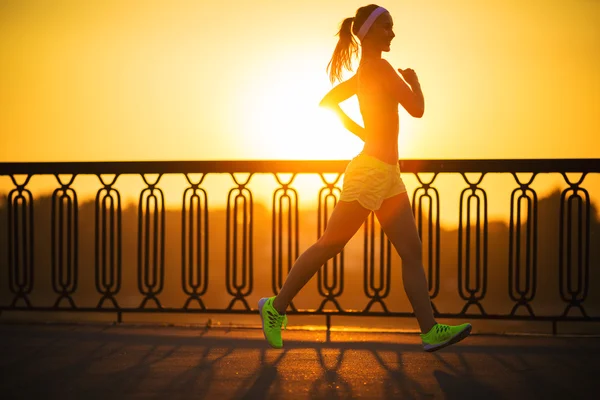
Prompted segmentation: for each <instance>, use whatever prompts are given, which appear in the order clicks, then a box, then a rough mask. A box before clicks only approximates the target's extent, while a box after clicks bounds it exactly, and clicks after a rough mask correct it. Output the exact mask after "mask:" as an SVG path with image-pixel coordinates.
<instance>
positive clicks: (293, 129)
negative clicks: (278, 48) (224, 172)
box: [244, 64, 362, 160]
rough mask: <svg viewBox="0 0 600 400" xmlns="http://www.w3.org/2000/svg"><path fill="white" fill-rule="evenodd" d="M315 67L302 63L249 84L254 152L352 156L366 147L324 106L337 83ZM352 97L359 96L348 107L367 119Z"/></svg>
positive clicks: (307, 157)
mask: <svg viewBox="0 0 600 400" xmlns="http://www.w3.org/2000/svg"><path fill="white" fill-rule="evenodd" d="M294 65H296V64H294ZM310 72H314V71H311V70H310V69H309V70H308V71H306V70H303V69H302V66H297V65H296V68H295V70H291V71H290V70H289V69H285V72H279V73H271V74H268V76H265V78H263V79H261V80H255V81H253V82H252V83H251V84H249V87H248V89H247V90H246V91H245V93H247V94H248V98H247V99H245V101H244V103H245V105H244V109H245V112H244V114H245V116H246V118H245V121H244V124H245V126H244V131H245V132H247V133H248V134H249V135H251V140H250V141H247V142H250V146H252V154H256V155H257V156H258V157H260V158H262V159H277V160H284V159H294V160H334V159H338V160H347V159H351V158H352V157H354V156H355V155H356V154H358V153H359V152H360V150H361V148H362V142H361V140H360V139H358V138H357V137H356V136H354V135H353V134H352V133H350V132H348V131H347V130H345V129H344V127H343V126H342V124H341V122H340V121H339V119H338V118H337V117H336V116H335V114H333V112H331V111H330V110H327V109H324V108H321V107H319V102H320V100H321V99H322V97H323V96H324V95H325V93H327V91H328V90H330V89H331V85H330V83H329V82H328V81H327V77H326V75H325V73H324V71H323V69H322V68H321V70H320V71H319V73H318V74H315V75H312V76H311V74H310ZM250 86H251V87H250ZM352 100H354V101H356V98H355V97H354V98H353V99H350V100H348V103H350V107H348V106H346V107H345V108H348V109H349V111H348V114H349V115H350V116H351V118H353V119H354V120H355V121H357V122H358V123H362V121H361V120H360V113H358V112H357V111H358V106H357V104H356V106H355V107H352V106H351V103H352ZM356 103H357V102H356ZM343 106H345V104H344V105H343Z"/></svg>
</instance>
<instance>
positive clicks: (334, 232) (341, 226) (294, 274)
mask: <svg viewBox="0 0 600 400" xmlns="http://www.w3.org/2000/svg"><path fill="white" fill-rule="evenodd" d="M370 212H371V211H370V210H368V209H366V208H364V207H363V206H361V205H360V204H359V203H358V201H352V202H347V201H339V202H338V203H337V204H336V206H335V208H334V210H333V212H332V213H331V217H330V218H329V221H328V223H327V227H326V228H325V232H324V233H323V235H322V236H321V237H320V238H319V240H317V242H316V243H315V244H313V245H312V246H311V247H309V248H308V249H307V250H306V251H305V252H304V253H302V254H301V255H300V257H298V259H297V260H296V262H295V263H294V265H293V266H292V269H291V270H290V273H289V275H288V277H287V278H286V280H285V283H284V284H283V287H282V288H281V291H280V292H279V294H278V295H277V296H276V297H275V299H274V300H273V307H274V308H275V309H276V310H277V311H278V312H279V313H280V314H283V313H285V310H286V309H287V307H288V305H289V304H290V302H291V301H292V299H293V298H294V296H296V294H297V293H298V292H299V291H300V289H302V288H303V287H304V285H306V283H307V282H308V281H309V280H310V278H312V277H313V275H314V274H315V273H316V272H317V271H318V270H319V268H321V266H322V265H323V264H325V262H326V261H327V260H329V259H330V258H332V257H334V256H335V255H337V254H338V253H340V252H341V251H342V250H343V249H344V246H345V245H346V243H348V241H349V240H350V239H351V238H352V236H354V234H355V233H356V231H358V229H359V228H360V227H361V226H362V224H363V223H364V221H365V219H366V218H367V216H368V215H369V213H370Z"/></svg>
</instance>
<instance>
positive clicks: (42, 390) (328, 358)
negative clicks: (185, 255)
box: [0, 323, 600, 400]
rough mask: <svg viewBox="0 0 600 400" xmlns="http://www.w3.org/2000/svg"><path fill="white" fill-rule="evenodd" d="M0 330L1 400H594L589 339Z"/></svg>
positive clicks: (597, 346)
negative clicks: (435, 344)
mask: <svg viewBox="0 0 600 400" xmlns="http://www.w3.org/2000/svg"><path fill="white" fill-rule="evenodd" d="M284 346H285V347H284V349H282V350H276V349H271V348H269V347H268V346H267V345H266V342H265V341H264V339H263V336H262V331H261V330H257V329H229V330H228V329H223V328H211V329H207V328H191V327H177V326H170V327H169V326H139V325H56V324H50V325H48V324H14V323H8V324H7V323H3V324H0V398H1V399H5V400H6V399H26V398H41V399H48V398H51V399H129V398H131V399H219V400H221V399H328V400H331V399H342V398H343V399H351V398H352V399H353V398H361V399H362V398H364V399H396V398H398V399H400V398H402V399H486V400H491V399H545V400H548V399H596V398H598V397H596V396H597V395H598V393H599V390H600V362H599V361H598V360H600V339H599V338H597V337H561V336H557V337H553V336H490V335H472V336H471V337H469V338H467V339H466V340H464V341H463V342H461V343H458V344H456V345H454V346H451V347H447V348H445V349H442V350H440V351H438V352H435V353H426V352H424V351H423V350H422V348H421V345H420V340H419V337H418V335H416V334H401V333H354V332H335V331H334V332H331V334H330V337H329V338H327V335H326V333H325V332H323V331H316V332H315V331H294V330H288V331H286V332H284Z"/></svg>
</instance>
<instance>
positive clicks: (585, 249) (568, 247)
mask: <svg viewBox="0 0 600 400" xmlns="http://www.w3.org/2000/svg"><path fill="white" fill-rule="evenodd" d="M562 175H563V177H564V178H565V181H566V182H567V184H568V185H569V188H567V189H565V190H563V191H562V193H561V195H560V227H559V254H558V260H559V286H560V296H561V298H562V299H563V301H564V302H566V303H568V305H567V307H566V309H565V311H564V313H563V315H565V316H566V315H567V314H568V313H569V310H570V309H571V308H573V307H576V308H579V309H580V310H581V313H582V314H583V315H584V316H587V314H586V312H585V309H584V308H583V305H582V304H581V303H583V302H584V301H585V299H586V298H587V294H588V289H589V276H590V195H589V193H588V191H587V190H586V189H585V188H582V187H580V185H581V184H582V183H583V180H584V179H585V177H586V173H583V174H582V175H581V178H579V180H578V181H577V182H571V181H570V180H569V177H568V176H567V174H565V173H564V172H563V173H562ZM580 193H582V194H583V198H582V197H581V196H580ZM575 202H576V203H577V205H576V208H574V203H575ZM565 208H566V212H565ZM574 213H575V216H573V214H574ZM574 235H576V240H574V238H573V236H574ZM573 250H575V251H573ZM574 258H576V260H574ZM574 264H575V267H576V268H577V269H576V270H574V269H573V267H574ZM574 274H575V276H574ZM573 281H575V282H576V286H575V287H573V283H574V282H573Z"/></svg>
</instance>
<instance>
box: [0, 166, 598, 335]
mask: <svg viewBox="0 0 600 400" xmlns="http://www.w3.org/2000/svg"><path fill="white" fill-rule="evenodd" d="M346 164H347V161H174V162H68V163H0V176H8V177H9V178H10V179H11V180H12V183H13V185H14V188H13V189H12V190H10V192H9V193H8V195H7V197H6V204H5V205H4V206H3V207H2V212H3V213H4V219H2V220H1V221H4V223H3V224H5V226H0V229H2V230H3V231H4V232H6V247H5V248H4V249H1V253H4V254H5V256H4V257H3V258H4V261H3V262H5V263H6V264H5V269H6V273H7V275H5V277H4V279H7V281H8V285H7V286H8V288H7V289H8V293H6V292H5V296H4V297H5V298H8V299H10V300H9V301H8V302H7V303H3V304H0V312H2V311H9V310H10V311H71V312H104V313H105V312H114V313H116V314H117V319H118V320H119V321H121V319H122V315H123V313H142V312H145V313H147V312H150V313H205V314H228V313H239V314H250V313H255V312H256V309H255V307H252V306H251V305H250V303H249V302H248V298H249V297H251V296H253V295H254V283H255V281H256V277H257V276H259V275H260V276H261V277H262V276H264V275H265V273H266V272H267V271H262V270H261V271H257V270H256V268H255V265H254V260H253V252H254V242H253V240H254V233H253V231H254V226H255V225H254V224H255V221H254V218H253V216H254V203H253V192H252V190H251V189H250V188H249V182H250V180H251V178H252V177H253V176H254V175H257V174H268V175H272V176H273V177H274V178H275V180H276V182H277V185H278V187H277V188H276V190H274V192H273V193H272V196H271V198H272V204H271V220H270V224H271V233H272V240H271V244H270V246H271V271H270V272H271V291H272V292H273V293H277V292H278V291H279V290H280V288H281V286H282V284H283V281H284V275H285V274H286V273H287V272H288V271H289V268H290V267H291V265H292V264H293V261H294V260H295V258H296V257H297V256H298V255H299V253H300V250H301V249H300V245H299V242H300V241H299V200H298V199H299V196H298V191H297V190H296V189H295V188H294V179H295V177H296V176H297V175H298V174H313V175H319V176H320V177H321V179H322V182H323V185H322V188H321V189H320V190H319V193H318V199H317V205H318V206H317V218H318V224H317V226H318V234H319V235H320V234H321V233H322V232H323V230H324V226H325V223H326V222H325V221H327V219H328V216H329V214H330V213H331V211H332V207H331V205H334V204H335V203H336V202H337V199H338V197H339V194H340V189H341V188H340V185H339V181H340V178H341V177H342V176H343V172H344V169H345V167H346ZM400 165H401V170H402V173H403V175H405V176H406V175H413V176H414V177H415V178H416V179H417V181H418V182H419V186H418V187H417V188H416V189H415V190H414V192H413V194H412V207H413V213H414V215H415V218H416V221H417V226H418V229H419V233H420V234H421V239H422V242H423V248H424V253H425V254H424V255H425V257H424V260H425V261H426V262H425V265H424V267H425V270H426V273H427V276H428V281H429V290H430V297H431V300H432V304H433V306H434V310H435V313H436V316H437V317H439V318H469V319H504V320H527V321H549V322H551V323H552V326H553V331H554V332H556V324H557V322H560V321H600V316H598V315H592V314H590V313H589V312H588V311H587V309H586V306H587V305H588V303H586V301H588V297H589V296H588V295H589V292H590V287H591V285H593V284H595V285H600V282H593V281H592V279H591V278H590V267H591V266H590V250H591V249H592V246H598V245H599V244H600V243H599V242H598V240H599V239H598V238H597V237H596V238H595V239H594V238H593V237H592V236H593V235H592V234H591V226H592V225H593V223H594V221H595V219H594V218H595V216H594V215H593V213H592V212H591V207H593V204H592V203H593V202H592V199H591V197H590V194H589V192H588V190H586V188H585V187H584V186H583V182H584V179H585V178H586V176H587V175H589V174H597V173H599V172H600V159H555V160H553V159H544V160H525V159H518V160H406V161H401V162H400ZM472 172H475V173H480V174H481V176H480V177H479V178H478V179H472V178H469V177H467V174H468V173H472ZM237 173H247V174H248V177H247V178H246V179H244V180H240V179H239V178H238V177H236V176H235V175H234V174H237ZM424 173H432V174H433V175H432V176H433V178H430V179H428V180H427V181H425V180H424V178H423V174H424ZM519 173H531V174H532V175H531V177H530V179H528V180H523V179H522V178H520V177H519V176H518V175H517V174H519ZM545 173H553V174H560V175H562V177H563V178H564V182H565V184H566V186H567V187H566V188H564V189H563V190H562V192H561V194H560V210H559V215H558V220H559V221H560V226H559V229H558V232H557V234H558V248H557V249H542V250H543V251H544V252H546V251H554V252H555V257H556V258H557V259H558V270H556V271H555V272H556V273H557V279H558V287H557V288H556V289H557V292H558V294H559V295H560V299H561V301H562V305H563V307H562V311H561V312H558V313H553V314H544V315H538V314H536V313H534V310H533V308H532V303H533V302H534V301H535V300H536V293H537V291H538V286H539V265H538V253H539V251H540V248H539V241H538V237H539V229H538V228H539V221H538V202H539V200H538V194H537V193H536V191H535V190H534V189H533V188H532V183H533V182H534V180H535V178H536V176H538V175H539V174H545ZM568 173H580V174H581V176H580V178H579V179H577V180H571V178H569V177H568V176H567V174H568ZM150 174H158V178H157V179H156V180H153V181H150V180H149V179H148V175H150ZM171 174H178V175H183V176H185V178H186V179H187V182H188V184H189V186H188V187H187V188H186V189H185V190H184V192H183V194H182V201H181V210H180V216H179V218H180V221H181V232H180V233H179V235H180V237H181V243H180V246H181V247H180V248H179V249H174V248H168V249H167V248H166V247H165V234H166V233H165V223H166V211H165V199H164V193H163V191H162V189H161V188H160V187H159V183H160V180H161V177H162V176H163V175H171ZM192 174H200V175H201V178H200V179H199V180H197V181H195V182H193V181H192V179H191V178H190V175H192ZM211 174H228V175H230V176H231V178H232V180H233V183H234V185H233V187H232V188H231V189H230V190H229V192H228V195H227V203H226V207H225V216H226V218H225V241H224V248H223V249H222V252H223V256H224V259H225V263H224V265H215V264H214V263H212V262H211V261H210V260H211V259H213V255H212V254H211V251H210V250H209V248H210V246H209V242H210V241H211V240H213V237H212V236H211V233H210V232H209V219H210V218H211V212H212V210H210V209H209V205H208V191H207V190H206V188H205V187H203V181H204V178H205V177H206V176H207V175H211ZM282 174H290V175H291V178H289V179H286V180H284V179H283V178H282ZM326 174H334V176H335V179H333V180H327V179H326V177H325V175H326ZM445 174H454V175H456V174H458V175H460V176H462V178H463V179H464V182H465V187H464V189H463V190H462V191H461V193H460V200H459V210H458V213H459V218H458V219H459V224H458V232H457V234H458V238H457V240H458V241H457V249H456V250H457V271H456V276H455V279H456V281H457V283H458V287H457V290H458V295H459V296H460V301H461V302H462V307H461V310H460V311H458V312H440V311H439V310H438V307H437V304H436V301H437V300H438V295H439V293H440V282H441V279H440V260H441V258H440V257H441V256H440V251H441V244H440V237H441V236H440V235H441V233H440V232H441V228H440V201H441V199H440V193H439V191H438V189H437V188H436V185H435V181H436V178H437V177H438V176H440V175H445ZM487 174H510V175H512V176H513V177H514V179H515V187H514V190H513V191H512V193H511V202H510V205H508V209H509V214H510V219H509V227H508V238H507V239H508V249H507V251H508V265H507V272H508V282H507V284H508V297H509V299H510V304H511V305H512V306H511V307H510V311H509V310H508V309H507V312H505V313H490V312H487V311H486V309H485V307H484V305H483V303H484V300H485V299H486V294H487V291H488V285H489V284H490V282H489V279H488V278H489V276H488V272H489V271H488V269H489V268H488V250H489V246H490V243H489V242H488V193H487V192H486V190H484V189H483V188H482V187H481V182H482V180H483V178H484V177H485V176H486V175H487ZM18 175H25V178H24V181H23V182H20V183H19V182H18V179H17V176H18ZM38 175H49V176H55V177H56V180H57V182H58V187H57V188H56V189H55V190H54V191H53V193H52V195H51V203H52V204H51V211H50V216H49V217H50V225H51V227H50V234H49V237H47V241H48V243H49V245H50V248H51V255H50V257H51V263H50V277H49V279H50V280H51V283H52V292H53V293H52V296H54V301H53V304H52V305H50V304H45V305H40V304H36V303H35V302H34V301H32V296H33V295H34V294H35V290H36V282H37V280H36V279H35V278H37V277H36V276H34V275H35V273H34V271H35V268H34V266H35V263H36V260H37V258H36V250H35V249H36V246H35V243H34V232H35V229H36V226H35V224H34V208H35V203H36V201H37V200H35V199H34V196H33V193H32V192H31V191H30V190H29V189H28V184H29V182H30V179H31V178H32V177H33V176H38ZM59 175H63V176H64V175H69V176H70V178H69V179H66V180H65V179H64V178H61V177H60V176H59ZM79 175H95V176H97V177H98V179H99V182H100V187H99V188H98V190H97V193H96V197H95V200H94V208H95V211H94V265H93V266H92V265H80V264H79V262H78V260H79V253H78V252H79V251H80V249H79V242H78V240H79V238H80V232H79V221H78V215H79V214H78V212H79V205H78V194H77V192H76V191H75V190H74V189H73V187H72V184H73V181H74V179H75V178H76V177H77V176H79ZM103 175H114V177H113V178H112V179H106V178H105V177H103ZM122 175H139V176H141V177H142V179H143V181H144V182H145V185H146V187H145V188H144V189H143V190H142V191H141V192H140V193H139V201H138V204H137V209H138V213H137V226H138V229H137V270H136V271H135V279H136V283H137V291H138V293H137V294H138V295H140V296H141V297H142V301H141V303H140V304H139V305H138V306H134V307H130V306H123V305H121V303H122V302H120V301H119V296H120V295H121V294H122V286H123V275H124V273H125V272H128V273H131V272H132V271H129V270H127V268H133V266H131V265H129V266H125V267H124V265H123V263H122V246H123V240H124V238H123V233H122V212H123V211H122V202H121V193H120V192H119V191H118V190H117V189H116V188H115V184H116V182H117V180H118V179H119V177H120V176H122ZM424 203H427V204H428V206H427V207H424ZM46 217H47V216H46ZM375 222H376V221H375V219H374V218H373V214H371V216H370V217H369V218H368V219H367V220H366V221H365V224H364V228H363V235H364V251H363V254H364V257H363V260H362V261H363V265H362V271H361V275H362V289H363V293H362V295H363V296H364V299H365V300H366V303H365V306H364V307H362V309H348V308H344V307H343V306H342V304H341V302H340V301H339V299H340V296H341V295H342V293H343V292H344V287H345V283H347V282H346V281H345V279H344V276H345V267H344V265H345V264H344V252H342V253H340V254H339V255H338V256H336V257H334V258H333V259H331V260H330V261H328V262H327V263H326V264H325V265H324V266H323V268H321V270H320V271H319V273H318V274H317V289H318V294H319V296H320V305H319V306H318V307H316V308H314V309H302V308H298V307H297V306H296V304H292V305H291V310H290V314H317V315H324V316H325V317H326V323H327V327H328V328H329V327H330V324H331V320H330V318H331V316H333V315H343V316H354V315H358V316H376V317H384V316H396V317H407V316H412V315H413V314H412V312H410V311H393V310H391V309H390V308H389V307H388V304H387V303H386V300H387V299H388V298H389V295H390V291H391V259H392V257H391V246H390V243H389V242H388V241H387V240H384V239H383V232H382V231H381V230H380V231H379V232H377V227H376V223H375ZM594 226H595V225H594ZM377 237H381V239H380V240H378V241H379V248H376V242H377V241H376V240H375V239H376V238H377ZM593 240H595V242H593ZM5 251H6V252H5ZM167 251H169V252H171V251H178V252H180V254H181V265H179V266H173V265H168V266H167V265H166V264H165V253H166V252H167ZM376 254H377V255H378V257H377V258H378V259H379V262H378V263H377V262H375V255H376ZM596 261H597V260H596ZM1 263H2V262H0V264H1ZM223 267H224V273H225V276H224V279H225V288H226V293H227V296H228V297H229V301H228V305H227V306H225V307H213V306H211V304H210V301H207V298H206V294H207V290H208V289H209V282H212V281H213V278H212V277H213V275H214V274H215V272H217V271H218V272H222V269H223ZM599 267H600V266H598V265H595V268H596V269H597V268H599ZM82 268H83V269H86V271H87V272H90V271H89V270H90V269H92V268H93V276H94V278H93V283H94V287H95V295H97V305H96V306H95V307H89V306H85V307H82V306H80V305H78V304H76V302H75V301H74V295H75V294H76V293H77V292H78V289H79V284H80V282H79V274H80V272H81V270H82ZM173 268H178V269H179V271H180V272H181V282H180V288H179V289H180V291H181V294H183V295H184V296H185V301H184V302H183V303H182V304H181V305H180V306H179V307H170V306H165V305H163V304H162V302H161V293H162V292H163V291H164V289H165V285H166V284H172V283H173V282H170V281H167V280H166V279H165V276H166V275H167V276H169V274H168V272H169V270H167V269H173ZM126 270H127V271H126ZM2 290H5V289H4V287H2ZM261 294H262V293H261ZM264 294H265V295H266V294H268V293H264ZM375 304H377V305H379V307H380V308H381V309H382V311H374V310H373V309H372V308H373V306H374V305H375ZM331 306H333V308H328V307H331ZM240 307H241V308H240ZM472 309H475V310H476V311H475V312H468V311H469V310H472ZM522 309H524V310H525V315H522V313H521V314H519V313H518V311H519V310H522ZM572 309H577V310H579V312H580V314H581V315H571V314H572V313H571V312H570V311H571V310H572Z"/></svg>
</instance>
